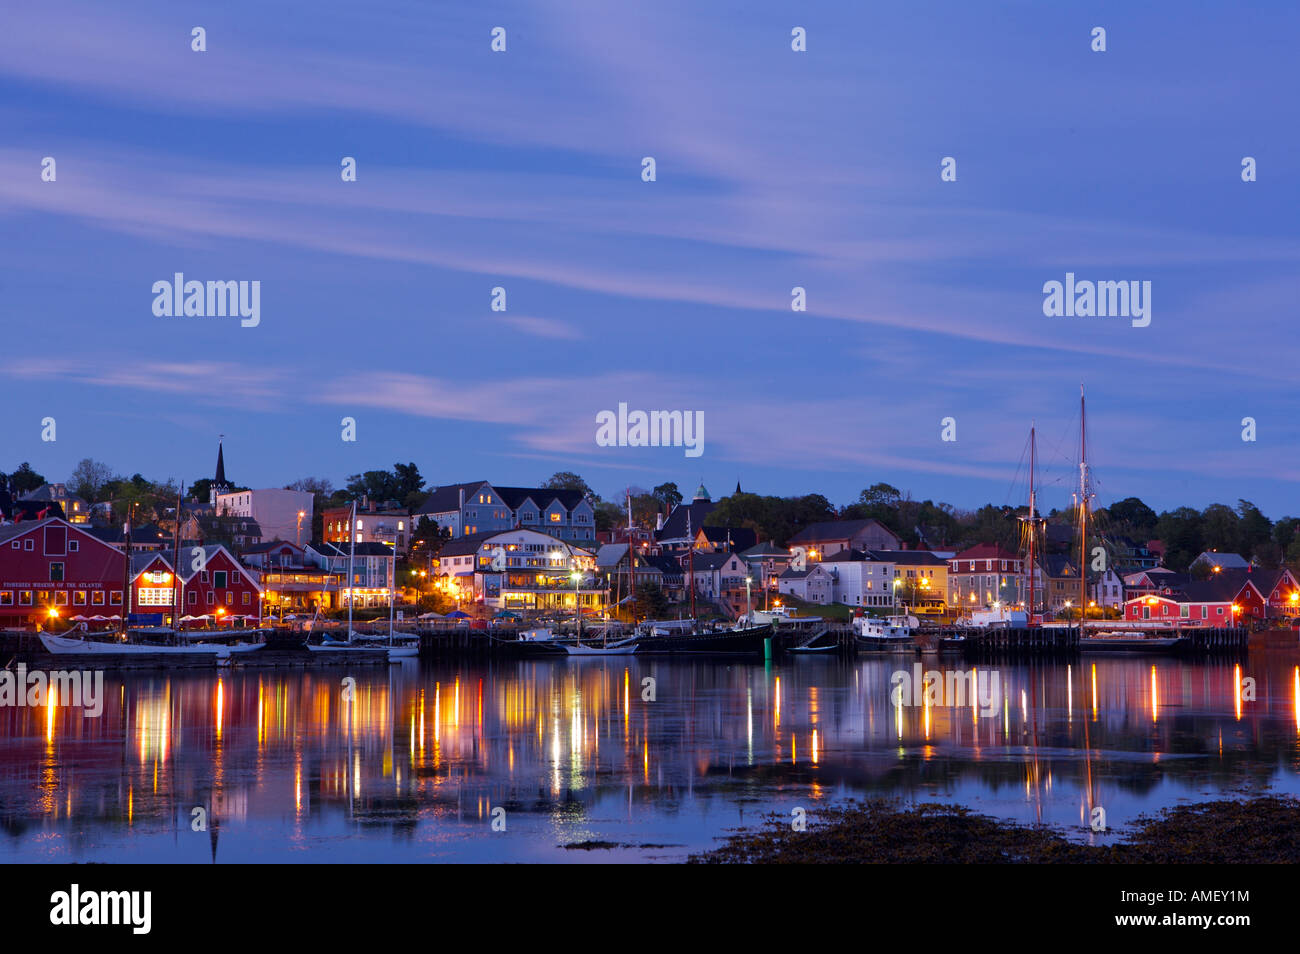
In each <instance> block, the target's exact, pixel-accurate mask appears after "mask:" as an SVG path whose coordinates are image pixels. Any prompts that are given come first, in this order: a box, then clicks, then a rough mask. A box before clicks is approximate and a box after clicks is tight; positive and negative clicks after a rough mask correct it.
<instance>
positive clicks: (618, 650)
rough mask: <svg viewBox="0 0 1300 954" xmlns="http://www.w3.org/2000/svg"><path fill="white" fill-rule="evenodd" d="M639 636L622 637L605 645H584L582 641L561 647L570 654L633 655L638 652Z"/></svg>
mask: <svg viewBox="0 0 1300 954" xmlns="http://www.w3.org/2000/svg"><path fill="white" fill-rule="evenodd" d="M637 642H638V638H637V637H635V636H632V637H629V638H627V639H620V640H618V641H617V642H613V643H608V644H607V645H604V646H583V645H582V644H581V643H573V644H569V643H565V644H562V646H561V648H562V649H563V650H564V652H565V653H566V654H567V655H569V656H583V657H585V656H631V655H632V654H633V653H634V652H636V647H637Z"/></svg>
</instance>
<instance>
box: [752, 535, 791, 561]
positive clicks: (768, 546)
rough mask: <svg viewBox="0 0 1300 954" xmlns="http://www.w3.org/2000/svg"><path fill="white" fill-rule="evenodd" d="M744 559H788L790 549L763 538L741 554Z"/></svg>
mask: <svg viewBox="0 0 1300 954" xmlns="http://www.w3.org/2000/svg"><path fill="white" fill-rule="evenodd" d="M741 556H743V557H744V558H745V559H746V560H762V559H769V558H775V559H789V558H790V551H789V550H787V549H785V548H784V547H778V546H777V545H776V544H775V543H774V542H773V541H771V540H765V541H764V542H762V543H760V544H758V545H757V546H752V547H750V548H749V549H748V550H746V551H745V552H744V553H742V554H741Z"/></svg>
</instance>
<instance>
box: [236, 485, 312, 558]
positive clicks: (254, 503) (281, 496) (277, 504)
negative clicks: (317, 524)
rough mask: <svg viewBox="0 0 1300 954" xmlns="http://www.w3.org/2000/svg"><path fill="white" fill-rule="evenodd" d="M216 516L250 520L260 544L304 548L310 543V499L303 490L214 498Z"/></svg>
mask: <svg viewBox="0 0 1300 954" xmlns="http://www.w3.org/2000/svg"><path fill="white" fill-rule="evenodd" d="M216 508H217V513H218V514H226V515H230V516H235V517H252V518H253V519H254V520H256V521H257V523H258V526H260V527H261V528H262V540H263V541H265V542H270V541H271V540H285V541H287V542H290V543H295V544H299V545H301V544H305V543H307V542H308V541H310V540H311V517H312V495H311V494H310V493H308V492H307V491H305V490H280V489H279V488H277V487H268V488H266V489H264V490H237V491H233V492H231V493H225V494H218V495H217V500H216Z"/></svg>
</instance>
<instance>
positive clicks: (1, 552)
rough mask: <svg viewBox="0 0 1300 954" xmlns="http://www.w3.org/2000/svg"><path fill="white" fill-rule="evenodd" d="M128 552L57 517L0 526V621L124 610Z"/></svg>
mask: <svg viewBox="0 0 1300 954" xmlns="http://www.w3.org/2000/svg"><path fill="white" fill-rule="evenodd" d="M125 584H126V556H125V555H124V554H123V553H121V552H120V551H119V550H116V549H114V548H113V547H111V546H109V545H108V544H107V543H105V542H104V541H102V540H100V539H99V538H97V537H96V536H94V535H93V534H91V533H88V532H86V529H85V528H83V527H78V526H74V525H73V524H71V523H69V522H68V521H67V520H63V519H61V518H59V517H49V518H47V519H44V520H33V521H23V522H22V523H12V524H5V525H4V526H0V626H5V627H11V628H17V627H32V628H34V627H35V626H37V625H41V626H44V627H49V626H51V625H53V626H61V625H63V623H62V621H63V620H67V619H69V618H71V617H73V616H84V617H93V616H102V617H104V618H105V619H109V618H112V617H114V616H116V617H118V618H120V617H121V615H122V609H123V607H122V594H123V592H124V588H125Z"/></svg>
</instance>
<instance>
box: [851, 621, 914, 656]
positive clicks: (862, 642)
mask: <svg viewBox="0 0 1300 954" xmlns="http://www.w3.org/2000/svg"><path fill="white" fill-rule="evenodd" d="M918 625H919V624H918V622H917V619H916V617H915V616H884V617H876V616H857V617H854V620H853V635H854V639H855V641H856V642H857V644H858V647H859V648H861V649H882V648H883V649H908V648H911V646H912V631H913V630H914V629H916V627H917V626H918Z"/></svg>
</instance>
